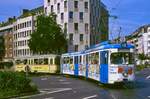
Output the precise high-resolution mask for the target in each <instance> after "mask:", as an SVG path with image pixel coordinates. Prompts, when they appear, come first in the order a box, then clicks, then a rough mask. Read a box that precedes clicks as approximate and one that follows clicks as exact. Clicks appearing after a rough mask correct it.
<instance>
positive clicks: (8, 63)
mask: <svg viewBox="0 0 150 99" xmlns="http://www.w3.org/2000/svg"><path fill="white" fill-rule="evenodd" d="M12 66H13V62H0V69H4V67H7V68H11V67H12Z"/></svg>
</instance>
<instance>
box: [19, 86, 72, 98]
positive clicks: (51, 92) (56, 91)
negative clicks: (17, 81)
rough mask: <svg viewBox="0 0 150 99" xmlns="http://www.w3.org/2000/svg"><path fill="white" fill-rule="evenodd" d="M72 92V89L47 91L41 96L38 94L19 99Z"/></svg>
mask: <svg viewBox="0 0 150 99" xmlns="http://www.w3.org/2000/svg"><path fill="white" fill-rule="evenodd" d="M69 90H72V88H63V89H60V90H55V91H49V92H48V91H47V92H43V93H40V94H36V95H30V96H23V97H19V98H31V97H36V96H43V95H47V94H53V93H59V92H64V91H69Z"/></svg>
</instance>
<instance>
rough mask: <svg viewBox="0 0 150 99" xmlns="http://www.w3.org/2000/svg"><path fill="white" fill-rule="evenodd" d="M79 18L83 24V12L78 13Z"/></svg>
mask: <svg viewBox="0 0 150 99" xmlns="http://www.w3.org/2000/svg"><path fill="white" fill-rule="evenodd" d="M79 18H80V21H81V22H83V12H80V14H79Z"/></svg>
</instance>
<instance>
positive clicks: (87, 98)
mask: <svg viewBox="0 0 150 99" xmlns="http://www.w3.org/2000/svg"><path fill="white" fill-rule="evenodd" d="M96 97H97V95H93V96H88V97H85V98H83V99H91V98H96Z"/></svg>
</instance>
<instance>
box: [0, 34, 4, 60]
mask: <svg viewBox="0 0 150 99" xmlns="http://www.w3.org/2000/svg"><path fill="white" fill-rule="evenodd" d="M4 56H5V45H4V37H3V36H0V61H2V59H3V58H4Z"/></svg>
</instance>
